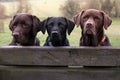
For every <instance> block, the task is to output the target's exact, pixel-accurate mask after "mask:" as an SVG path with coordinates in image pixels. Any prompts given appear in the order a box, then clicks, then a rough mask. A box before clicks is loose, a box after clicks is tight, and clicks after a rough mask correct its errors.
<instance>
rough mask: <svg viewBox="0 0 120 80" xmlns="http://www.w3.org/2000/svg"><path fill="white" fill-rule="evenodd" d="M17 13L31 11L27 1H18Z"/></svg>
mask: <svg viewBox="0 0 120 80" xmlns="http://www.w3.org/2000/svg"><path fill="white" fill-rule="evenodd" d="M18 3H19V5H18V10H17V13H22V12H23V13H29V12H30V10H31V7H30V3H29V2H28V1H27V0H18Z"/></svg>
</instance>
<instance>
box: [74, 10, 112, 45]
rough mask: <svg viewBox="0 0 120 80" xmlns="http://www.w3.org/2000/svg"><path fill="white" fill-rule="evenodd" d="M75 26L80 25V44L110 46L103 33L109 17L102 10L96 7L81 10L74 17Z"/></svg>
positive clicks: (109, 23) (108, 23)
mask: <svg viewBox="0 0 120 80" xmlns="http://www.w3.org/2000/svg"><path fill="white" fill-rule="evenodd" d="M73 18H74V22H75V24H76V25H77V26H79V25H80V26H81V29H82V37H81V39H80V46H110V45H111V44H110V42H109V39H108V37H107V36H106V35H105V33H104V29H107V28H108V27H109V26H110V25H111V23H112V20H111V18H110V17H109V16H108V15H107V14H106V13H104V12H103V11H100V10H96V9H87V10H83V11H81V12H80V13H78V14H77V15H75V16H74V17H73Z"/></svg>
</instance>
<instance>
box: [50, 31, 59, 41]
mask: <svg viewBox="0 0 120 80" xmlns="http://www.w3.org/2000/svg"><path fill="white" fill-rule="evenodd" d="M51 40H53V41H59V40H61V38H60V34H59V33H58V31H53V32H52V33H51Z"/></svg>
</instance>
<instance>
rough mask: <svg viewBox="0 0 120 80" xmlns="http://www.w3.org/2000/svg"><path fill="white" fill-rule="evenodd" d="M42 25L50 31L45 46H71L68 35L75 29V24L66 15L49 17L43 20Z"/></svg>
mask: <svg viewBox="0 0 120 80" xmlns="http://www.w3.org/2000/svg"><path fill="white" fill-rule="evenodd" d="M41 26H44V31H45V30H47V33H48V37H47V39H46V42H45V44H44V46H69V41H68V39H67V37H66V35H67V33H68V34H69V35H70V33H71V32H72V30H73V29H74V26H75V24H74V23H73V22H72V21H70V20H68V19H66V18H64V17H49V18H47V19H45V20H44V21H43V22H41Z"/></svg>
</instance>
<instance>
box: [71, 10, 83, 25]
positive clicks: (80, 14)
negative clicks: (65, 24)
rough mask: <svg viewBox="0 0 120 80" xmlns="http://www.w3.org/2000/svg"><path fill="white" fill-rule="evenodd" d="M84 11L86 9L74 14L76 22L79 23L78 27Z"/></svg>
mask: <svg viewBox="0 0 120 80" xmlns="http://www.w3.org/2000/svg"><path fill="white" fill-rule="evenodd" d="M83 13H84V10H82V11H81V12H80V13H78V14H76V15H75V16H73V20H74V23H75V24H76V25H77V27H78V26H79V25H80V21H81V16H82V14H83Z"/></svg>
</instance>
